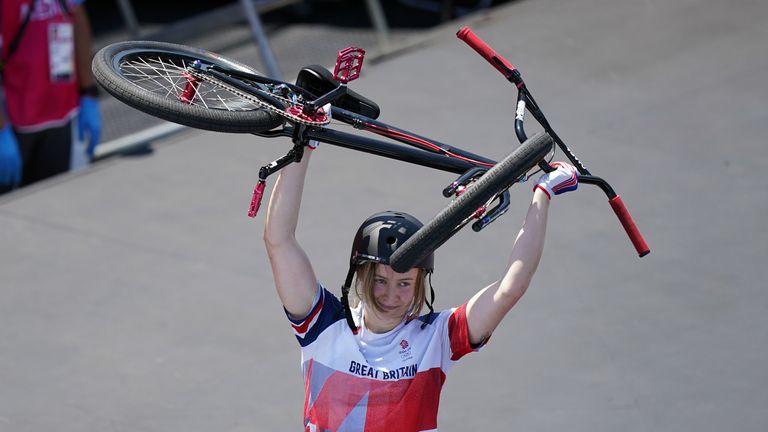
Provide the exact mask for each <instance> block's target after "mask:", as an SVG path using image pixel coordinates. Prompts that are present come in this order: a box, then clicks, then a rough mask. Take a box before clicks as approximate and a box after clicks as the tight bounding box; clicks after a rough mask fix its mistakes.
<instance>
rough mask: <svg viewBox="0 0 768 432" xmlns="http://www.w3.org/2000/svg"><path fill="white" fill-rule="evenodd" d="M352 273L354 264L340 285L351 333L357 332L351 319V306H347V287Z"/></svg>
mask: <svg viewBox="0 0 768 432" xmlns="http://www.w3.org/2000/svg"><path fill="white" fill-rule="evenodd" d="M354 275H355V266H353V265H350V266H349V272H348V273H347V279H346V281H345V282H344V285H343V286H342V287H341V303H342V305H343V306H344V316H345V317H346V318H347V325H348V326H349V328H350V330H352V333H354V334H357V326H356V325H355V320H353V319H352V308H350V307H349V287H351V286H352V277H353V276H354Z"/></svg>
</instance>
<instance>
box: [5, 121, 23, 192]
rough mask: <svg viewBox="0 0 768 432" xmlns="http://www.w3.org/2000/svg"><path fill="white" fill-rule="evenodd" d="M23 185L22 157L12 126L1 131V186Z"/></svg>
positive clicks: (7, 126)
mask: <svg viewBox="0 0 768 432" xmlns="http://www.w3.org/2000/svg"><path fill="white" fill-rule="evenodd" d="M19 184H21V155H20V154H19V144H18V142H17V141H16V135H14V134H13V129H12V128H11V125H9V124H7V125H6V126H5V127H4V128H3V129H2V130H0V185H7V186H12V187H15V186H18V185H19Z"/></svg>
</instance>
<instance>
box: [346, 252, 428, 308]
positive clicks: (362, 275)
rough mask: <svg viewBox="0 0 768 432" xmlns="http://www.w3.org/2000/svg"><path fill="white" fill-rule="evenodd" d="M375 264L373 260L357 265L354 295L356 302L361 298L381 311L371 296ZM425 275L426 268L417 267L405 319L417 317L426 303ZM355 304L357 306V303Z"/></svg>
mask: <svg viewBox="0 0 768 432" xmlns="http://www.w3.org/2000/svg"><path fill="white" fill-rule="evenodd" d="M376 265H377V263H375V262H366V263H362V264H360V265H358V266H357V270H356V271H355V276H356V277H355V295H357V299H358V303H359V301H360V300H362V301H363V302H365V303H366V304H368V305H370V306H371V307H373V308H374V309H376V310H377V311H379V312H381V311H382V308H381V306H380V305H379V303H378V302H377V301H376V298H375V297H374V296H373V284H374V281H375V279H376ZM426 277H427V272H426V270H424V269H419V272H418V273H417V274H416V280H415V283H416V285H415V287H414V290H413V302H412V303H411V306H410V307H409V308H408V313H406V315H405V319H406V321H410V320H412V319H414V318H418V316H419V315H420V314H421V309H422V308H423V307H424V303H426V299H427V289H426V285H427V284H426ZM355 306H357V303H356V304H355Z"/></svg>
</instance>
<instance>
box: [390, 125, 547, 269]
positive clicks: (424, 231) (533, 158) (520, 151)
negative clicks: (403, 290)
mask: <svg viewBox="0 0 768 432" xmlns="http://www.w3.org/2000/svg"><path fill="white" fill-rule="evenodd" d="M553 144H554V141H553V140H552V137H550V136H549V135H548V134H547V133H546V132H540V133H538V134H536V135H534V136H533V137H531V138H529V139H528V140H526V141H525V142H524V143H523V144H521V145H520V146H519V147H518V148H517V149H515V151H513V152H512V153H511V154H510V155H509V156H507V157H506V158H504V160H502V161H501V162H499V163H497V164H496V165H494V166H493V168H491V169H490V170H488V172H486V173H485V174H484V175H483V176H482V177H480V179H479V180H478V181H477V182H475V183H474V184H473V185H472V186H470V187H469V188H467V191H466V192H464V193H463V194H462V195H460V196H459V197H458V198H456V199H455V200H453V201H452V202H451V204H449V205H448V206H447V207H446V208H444V209H443V210H442V211H441V212H440V213H438V214H437V216H435V217H434V218H433V219H432V220H431V221H429V222H427V223H426V224H425V225H424V226H423V227H422V228H421V229H420V230H418V231H416V233H415V234H414V235H413V236H412V237H411V238H409V239H408V240H406V241H405V243H403V245H402V246H400V247H399V248H397V250H396V251H395V252H394V253H393V254H392V256H391V257H390V263H389V264H390V265H391V266H392V268H393V269H394V270H395V271H397V272H406V271H408V270H409V269H410V268H411V267H413V265H414V263H417V262H419V261H421V260H422V259H424V257H426V256H427V255H429V254H430V253H432V252H433V251H434V250H435V249H437V248H438V247H440V245H442V244H443V243H445V242H446V241H448V239H449V238H451V236H453V235H454V234H455V233H456V232H457V229H456V228H457V227H458V226H459V225H460V224H461V223H462V222H464V221H465V220H466V219H467V218H469V217H470V216H472V214H473V213H475V212H476V211H477V209H478V208H479V207H480V206H482V205H484V204H485V203H487V202H488V200H490V199H491V198H493V197H494V196H496V194H498V193H499V192H501V191H503V190H505V189H507V188H509V187H510V186H511V185H512V184H514V183H515V182H516V181H517V180H518V179H519V178H520V177H521V176H522V175H523V174H525V173H526V172H527V171H528V170H530V169H531V168H533V167H534V166H535V165H536V164H538V163H539V161H541V160H542V159H544V158H545V157H546V156H547V153H549V151H550V150H551V149H552V146H553Z"/></svg>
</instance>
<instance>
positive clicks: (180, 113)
mask: <svg viewBox="0 0 768 432" xmlns="http://www.w3.org/2000/svg"><path fill="white" fill-rule="evenodd" d="M195 60H200V61H201V62H203V63H206V64H211V65H214V66H222V67H224V68H229V69H233V70H238V71H243V72H247V73H250V74H254V75H260V74H259V72H258V71H256V70H254V69H252V68H250V67H248V66H245V65H243V64H241V63H238V62H236V61H233V60H229V59H226V58H224V57H221V56H218V55H216V54H213V53H210V52H208V51H204V50H200V49H196V48H191V47H187V46H183V45H176V44H171V43H164V42H143V41H132V42H119V43H115V44H112V45H109V46H106V47H104V48H102V49H101V50H100V51H99V52H98V53H96V56H95V57H94V59H93V74H94V77H95V78H96V80H97V81H98V82H99V84H101V85H102V86H103V87H104V89H106V91H107V92H109V93H110V94H111V95H112V96H114V97H115V98H117V99H118V100H120V101H121V102H123V103H125V104H127V105H129V106H131V107H133V108H136V109H138V110H140V111H143V112H145V113H147V114H150V115H153V116H155V117H159V118H161V119H163V120H168V121H171V122H174V123H179V124H183V125H185V126H190V127H193V128H198V129H206V130H211V131H217V132H239V133H249V132H263V131H266V130H270V129H273V128H275V127H277V126H279V125H280V124H281V123H282V122H283V118H282V117H281V116H280V115H279V114H278V113H277V112H275V110H270V109H269V106H266V104H269V103H270V102H269V101H265V98H259V97H258V96H250V95H247V94H245V93H242V92H237V91H236V90H234V89H231V88H228V87H227V86H225V85H224V84H223V83H221V81H219V80H216V79H215V78H213V77H210V76H205V77H204V78H205V79H202V80H199V81H198V82H196V83H195V86H196V87H195V88H194V89H192V90H194V91H193V92H190V91H189V90H188V89H189V86H190V85H191V84H190V83H189V77H190V75H189V73H188V70H187V66H188V65H189V64H191V63H192V62H194V61H195ZM241 81H243V80H241ZM244 82H245V81H244ZM247 84H250V85H251V86H254V87H256V88H259V89H262V90H264V89H265V88H264V86H263V85H262V84H258V83H255V82H247ZM185 92H186V93H185ZM190 94H192V97H191V98H190V97H189V95H190ZM272 106H273V104H272ZM282 109H283V108H282V107H279V110H282Z"/></svg>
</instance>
